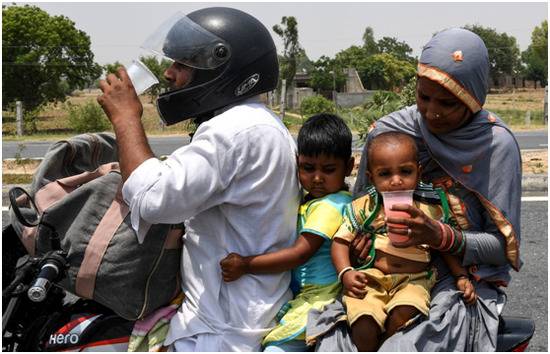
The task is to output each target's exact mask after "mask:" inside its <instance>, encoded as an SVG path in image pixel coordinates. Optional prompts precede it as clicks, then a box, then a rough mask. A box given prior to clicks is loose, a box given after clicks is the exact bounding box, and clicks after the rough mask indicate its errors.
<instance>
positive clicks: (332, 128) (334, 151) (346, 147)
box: [298, 113, 352, 162]
mask: <svg viewBox="0 0 550 354" xmlns="http://www.w3.org/2000/svg"><path fill="white" fill-rule="evenodd" d="M351 140H352V136H351V131H350V130H349V128H348V126H347V125H346V122H344V120H343V119H342V118H340V117H338V116H337V115H334V114H328V113H320V114H316V115H314V116H311V117H310V118H308V120H306V122H305V123H304V125H302V128H300V132H299V133H298V154H300V155H302V156H318V155H320V154H325V155H327V156H333V157H337V158H341V159H343V160H344V161H346V162H347V161H348V160H349V159H350V158H351Z"/></svg>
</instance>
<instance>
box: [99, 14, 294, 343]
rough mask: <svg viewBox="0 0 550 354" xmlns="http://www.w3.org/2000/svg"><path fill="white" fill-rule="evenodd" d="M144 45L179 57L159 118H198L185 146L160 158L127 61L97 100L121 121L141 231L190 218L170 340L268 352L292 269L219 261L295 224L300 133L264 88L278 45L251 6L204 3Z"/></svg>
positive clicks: (265, 248) (280, 237) (287, 241)
mask: <svg viewBox="0 0 550 354" xmlns="http://www.w3.org/2000/svg"><path fill="white" fill-rule="evenodd" d="M144 46H145V47H147V48H149V49H150V50H152V51H154V52H156V53H158V54H162V55H164V56H166V57H168V58H170V59H172V60H174V63H173V64H172V65H171V66H170V68H169V69H168V70H166V72H165V73H164V75H165V77H166V79H167V80H168V81H169V82H170V83H171V84H172V86H173V89H172V90H171V91H169V92H167V93H164V94H162V95H160V96H159V98H158V101H157V105H158V110H159V114H160V115H161V117H162V119H163V120H164V121H165V122H166V123H167V124H173V123H177V122H179V121H182V120H184V119H188V118H195V119H196V121H197V122H199V123H200V125H199V127H198V129H197V131H196V133H195V135H194V136H193V139H192V141H191V143H190V144H189V145H187V146H185V147H182V148H180V149H178V150H176V151H175V152H174V153H173V154H172V155H170V156H169V157H168V159H167V160H165V161H160V160H158V159H157V158H155V157H154V156H153V153H152V151H151V149H150V147H149V145H148V143H147V139H146V137H145V133H144V131H143V127H142V124H141V121H140V116H141V114H142V106H141V103H140V101H139V100H138V98H137V96H136V94H135V92H134V91H133V87H132V84H131V82H130V80H129V78H128V75H127V73H126V71H125V70H124V69H123V68H120V69H119V70H118V77H117V76H116V75H113V74H111V75H108V76H107V78H106V81H102V82H101V83H100V87H101V89H102V91H103V95H102V96H100V97H99V98H98V102H99V103H100V104H101V106H102V107H103V109H104V111H105V113H106V114H107V116H108V117H109V119H110V120H111V122H112V124H113V127H114V130H115V134H116V138H117V142H118V144H119V159H120V167H121V172H122V177H123V180H124V181H125V183H124V187H123V196H124V200H125V201H126V202H127V203H128V205H129V206H130V210H131V221H132V226H133V227H134V229H135V230H136V232H137V234H138V237H139V238H140V239H143V237H144V235H145V233H146V232H147V229H148V228H149V226H150V225H151V224H154V223H180V222H182V221H185V228H186V234H185V236H184V247H183V255H182V269H181V271H182V278H183V285H182V288H183V291H184V293H185V301H184V303H183V304H182V306H181V308H180V310H179V311H178V313H177V314H176V315H175V316H174V317H173V318H172V320H171V323H170V331H169V333H168V337H167V339H166V341H165V344H166V345H172V347H171V349H173V350H176V351H237V350H240V351H243V350H245V351H246V350H250V351H257V350H260V341H261V339H262V337H263V336H264V335H265V333H266V332H267V330H268V329H269V327H270V326H272V325H274V322H273V319H274V317H275V316H276V314H277V311H278V310H279V308H280V307H281V306H282V305H283V304H284V303H285V302H286V301H287V300H289V298H290V293H289V291H288V286H289V281H290V275H289V274H288V273H281V274H275V275H249V276H245V277H242V278H241V279H240V280H239V281H237V282H233V283H224V282H223V280H222V277H221V270H220V266H219V262H220V260H221V259H223V258H224V257H225V256H226V255H227V254H228V253H230V252H236V253H241V254H259V253H265V252H270V251H274V250H277V249H279V248H283V247H287V246H289V245H291V244H292V241H293V237H294V234H295V227H296V210H297V207H298V203H299V192H298V181H297V173H296V162H295V161H296V160H295V154H296V148H295V143H294V141H293V139H292V137H291V135H290V134H289V132H288V130H287V129H286V128H285V127H284V125H283V124H282V122H281V121H280V120H279V119H278V118H277V116H275V115H274V114H273V113H272V112H271V111H269V110H268V109H267V108H266V107H265V106H264V105H263V104H261V103H260V101H259V99H258V97H257V96H258V94H259V93H262V92H267V91H270V90H273V89H274V88H275V87H276V85H277V80H278V63H277V53H276V49H275V45H274V43H273V40H272V38H271V36H270V35H269V32H268V31H267V29H266V28H265V27H264V26H263V25H262V24H261V23H260V22H259V21H257V20H256V19H255V18H253V17H252V16H250V15H248V14H246V13H244V12H242V11H238V10H235V9H229V8H207V9H202V10H198V11H195V12H192V13H190V14H189V15H187V16H184V15H181V14H178V15H176V16H174V17H172V18H171V19H170V20H169V21H168V22H167V23H165V24H164V25H163V26H161V28H160V29H159V30H158V31H157V32H156V33H154V34H153V35H152V36H151V37H150V38H149V39H148V40H147V41H146V44H145V45H144Z"/></svg>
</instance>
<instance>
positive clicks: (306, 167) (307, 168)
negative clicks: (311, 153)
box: [300, 165, 315, 172]
mask: <svg viewBox="0 0 550 354" xmlns="http://www.w3.org/2000/svg"><path fill="white" fill-rule="evenodd" d="M300 169H302V170H303V171H306V172H313V171H314V170H315V168H314V167H313V166H311V165H305V166H304V165H302V166H300Z"/></svg>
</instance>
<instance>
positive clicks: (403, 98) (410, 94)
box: [399, 77, 416, 108]
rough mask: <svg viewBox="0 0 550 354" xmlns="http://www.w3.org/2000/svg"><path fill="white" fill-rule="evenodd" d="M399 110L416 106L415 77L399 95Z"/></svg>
mask: <svg viewBox="0 0 550 354" xmlns="http://www.w3.org/2000/svg"><path fill="white" fill-rule="evenodd" d="M399 103H400V105H401V108H405V107H407V106H412V105H413V104H416V77H413V78H412V79H411V80H410V81H409V82H408V83H407V84H406V85H405V86H403V89H402V90H401V93H400V94H399Z"/></svg>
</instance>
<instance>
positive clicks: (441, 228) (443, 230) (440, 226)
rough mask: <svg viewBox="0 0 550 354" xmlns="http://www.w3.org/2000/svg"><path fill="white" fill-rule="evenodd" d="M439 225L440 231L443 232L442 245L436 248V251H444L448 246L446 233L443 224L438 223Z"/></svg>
mask: <svg viewBox="0 0 550 354" xmlns="http://www.w3.org/2000/svg"><path fill="white" fill-rule="evenodd" d="M437 225H439V230H440V231H441V243H440V244H439V246H437V247H434V248H435V249H436V250H441V249H443V247H445V244H446V241H447V240H446V238H447V237H446V235H445V234H446V232H445V228H444V227H443V223H441V222H439V221H437Z"/></svg>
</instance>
